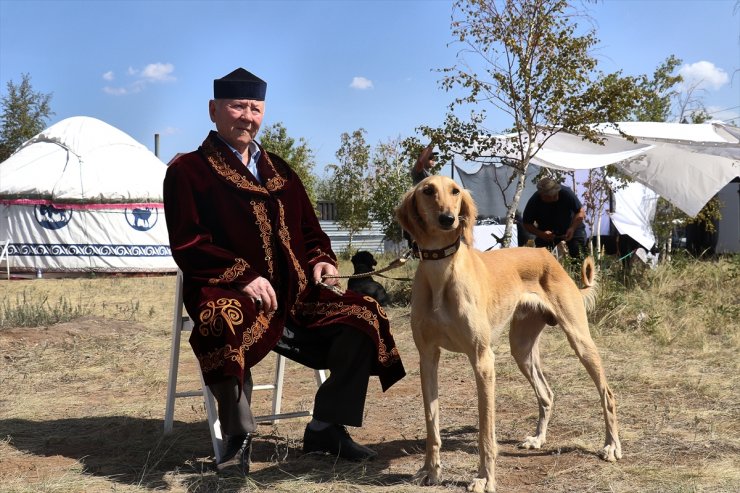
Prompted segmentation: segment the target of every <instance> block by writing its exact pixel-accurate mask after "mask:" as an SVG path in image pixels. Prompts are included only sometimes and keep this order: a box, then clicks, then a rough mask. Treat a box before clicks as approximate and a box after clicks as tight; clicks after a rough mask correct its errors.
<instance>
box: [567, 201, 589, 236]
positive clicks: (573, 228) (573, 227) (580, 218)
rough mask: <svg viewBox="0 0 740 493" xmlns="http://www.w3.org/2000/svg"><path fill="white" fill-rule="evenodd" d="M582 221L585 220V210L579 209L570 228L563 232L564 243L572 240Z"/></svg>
mask: <svg viewBox="0 0 740 493" xmlns="http://www.w3.org/2000/svg"><path fill="white" fill-rule="evenodd" d="M584 219H586V209H585V208H584V207H581V208H580V209H579V210H578V212H576V213H575V215H574V216H573V219H572V220H571V222H570V227H569V228H568V229H567V230H566V231H565V241H570V240H571V239H572V238H573V234H574V233H575V232H576V229H578V226H580V225H581V224H583V221H584Z"/></svg>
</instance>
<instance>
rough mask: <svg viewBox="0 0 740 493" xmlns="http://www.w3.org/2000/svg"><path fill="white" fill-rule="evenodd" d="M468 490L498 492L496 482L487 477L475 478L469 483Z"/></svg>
mask: <svg viewBox="0 0 740 493" xmlns="http://www.w3.org/2000/svg"><path fill="white" fill-rule="evenodd" d="M468 491H472V492H473V493H496V484H495V483H494V482H493V481H488V480H487V479H485V478H475V479H474V480H473V482H472V483H470V484H469V485H468Z"/></svg>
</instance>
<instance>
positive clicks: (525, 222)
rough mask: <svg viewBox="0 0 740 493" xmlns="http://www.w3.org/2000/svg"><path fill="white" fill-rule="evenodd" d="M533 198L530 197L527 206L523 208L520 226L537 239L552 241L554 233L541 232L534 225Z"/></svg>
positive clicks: (534, 198) (534, 206)
mask: <svg viewBox="0 0 740 493" xmlns="http://www.w3.org/2000/svg"><path fill="white" fill-rule="evenodd" d="M535 200H537V198H536V197H535V196H532V197H530V199H529V201H527V205H526V206H525V207H524V213H522V226H524V229H525V230H526V231H527V232H528V233H529V234H533V235H535V236H536V237H537V238H539V239H541V240H545V241H552V240H554V239H555V233H553V232H552V231H549V230H541V229H539V228H538V227H537V226H535V225H534V223H535V222H536V221H537V219H536V217H535V214H536V213H535V212H534V211H535V210H536V205H535Z"/></svg>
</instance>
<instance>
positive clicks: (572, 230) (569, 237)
mask: <svg viewBox="0 0 740 493" xmlns="http://www.w3.org/2000/svg"><path fill="white" fill-rule="evenodd" d="M575 231H576V228H568V230H567V231H566V232H565V241H570V240H572V239H573V234H574V233H575Z"/></svg>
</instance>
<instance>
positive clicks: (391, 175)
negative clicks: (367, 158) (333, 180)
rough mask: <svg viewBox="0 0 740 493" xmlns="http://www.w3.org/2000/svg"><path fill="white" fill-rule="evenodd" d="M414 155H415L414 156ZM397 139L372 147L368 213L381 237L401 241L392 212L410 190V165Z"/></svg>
mask: <svg viewBox="0 0 740 493" xmlns="http://www.w3.org/2000/svg"><path fill="white" fill-rule="evenodd" d="M417 155H418V154H417ZM408 157H409V156H408V154H407V153H406V152H405V150H404V146H403V143H402V142H401V140H400V139H390V140H388V141H387V142H381V143H379V144H378V145H377V146H376V147H375V153H374V155H373V167H374V175H375V176H374V180H373V182H374V183H373V188H372V200H371V203H370V214H371V216H372V218H373V219H374V220H375V221H378V222H379V223H380V224H381V225H382V227H383V234H384V235H385V238H386V239H388V240H391V241H395V242H400V241H401V240H402V233H401V227H400V226H399V225H398V222H396V219H395V217H394V210H395V208H396V206H397V205H398V202H399V201H400V198H401V195H403V193H404V192H406V190H408V189H409V188H410V187H411V184H412V183H411V174H410V173H409V169H410V168H411V162H410V161H409V159H408Z"/></svg>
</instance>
